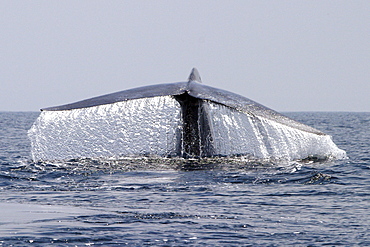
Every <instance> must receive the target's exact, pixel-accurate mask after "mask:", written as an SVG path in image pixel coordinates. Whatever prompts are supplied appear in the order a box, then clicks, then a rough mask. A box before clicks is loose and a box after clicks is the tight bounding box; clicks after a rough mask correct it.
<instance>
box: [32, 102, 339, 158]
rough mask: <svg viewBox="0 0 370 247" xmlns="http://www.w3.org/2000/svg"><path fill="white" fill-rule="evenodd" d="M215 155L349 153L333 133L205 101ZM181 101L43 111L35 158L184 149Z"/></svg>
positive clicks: (335, 155)
mask: <svg viewBox="0 0 370 247" xmlns="http://www.w3.org/2000/svg"><path fill="white" fill-rule="evenodd" d="M203 107H204V109H205V111H206V112H207V114H208V119H209V124H210V131H211V136H212V145H213V149H214V153H215V155H220V156H253V157H254V158H259V159H263V160H271V159H273V160H297V159H304V158H307V157H310V156H316V157H326V158H327V157H333V158H344V157H346V154H345V152H344V151H343V150H340V149H339V148H337V146H336V145H335V144H334V143H333V141H332V140H331V137H330V136H328V135H317V134H313V133H309V132H305V131H301V130H297V129H294V128H292V127H288V126H286V125H283V124H280V123H276V122H274V121H272V120H268V119H266V118H263V117H258V116H254V115H252V114H247V113H243V112H240V111H237V110H235V109H232V108H230V107H227V106H224V105H220V104H216V103H213V102H210V101H205V102H204V104H203ZM182 126H183V125H182V118H181V107H180V104H179V103H178V102H177V101H176V100H175V99H174V98H173V97H172V96H162V97H153V98H143V99H135V100H129V101H123V102H117V103H113V104H107V105H99V106H95V107H89V108H82V109H73V110H67V111H43V112H42V113H41V114H40V116H39V117H38V119H37V120H36V121H35V123H34V124H33V126H32V127H31V129H30V130H29V138H30V139H31V146H32V150H31V151H32V157H33V159H34V160H64V159H72V158H83V157H88V158H99V157H103V158H119V157H127V156H148V155H154V156H160V157H169V156H170V157H171V156H178V155H180V154H181V145H182V144H181V143H182V142H181V139H182Z"/></svg>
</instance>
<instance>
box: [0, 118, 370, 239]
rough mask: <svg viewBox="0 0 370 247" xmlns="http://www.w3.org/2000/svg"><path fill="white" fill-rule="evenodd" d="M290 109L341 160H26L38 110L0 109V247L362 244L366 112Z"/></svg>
mask: <svg viewBox="0 0 370 247" xmlns="http://www.w3.org/2000/svg"><path fill="white" fill-rule="evenodd" d="M174 114H175V115H176V113H174ZM287 115H288V116H289V117H292V118H293V119H296V120H298V121H300V122H303V123H305V124H308V125H310V126H312V127H315V128H317V129H319V130H321V131H323V132H324V133H327V134H329V135H331V136H332V137H333V140H334V142H335V143H336V144H337V145H338V147H339V148H340V149H343V150H345V151H346V152H347V155H348V159H341V160H327V161H319V162H313V161H302V162H285V163H284V162H283V163H263V162H257V161H256V162H250V161H249V162H244V163H243V162H242V161H240V160H239V161H237V160H232V159H230V160H227V159H222V158H220V159H216V158H215V159H214V160H212V159H209V160H206V161H201V160H195V159H194V160H187V161H184V160H181V159H176V158H174V159H162V160H155V159H150V158H142V159H126V160H124V159H123V160H102V159H69V160H65V161H54V162H33V161H32V157H31V144H30V141H29V139H28V137H27V131H28V129H30V127H31V126H32V124H33V122H34V121H35V120H36V118H37V117H38V116H39V113H33V112H29V113H22V112H3V113H0V165H1V166H0V208H1V211H0V245H1V246H25V245H30V246H48V245H55V246H92V245H94V246H146V245H149V246H150V245H154V246H184V245H185V246H186V245H187V246H235V245H242V246H289V245H290V246H337V245H344V246H353V245H355V246H368V245H370V234H369V230H370V229H369V222H370V212H369V207H370V154H369V151H370V113H322V112H320V113H319V112H312V113H287ZM166 145H167V144H166Z"/></svg>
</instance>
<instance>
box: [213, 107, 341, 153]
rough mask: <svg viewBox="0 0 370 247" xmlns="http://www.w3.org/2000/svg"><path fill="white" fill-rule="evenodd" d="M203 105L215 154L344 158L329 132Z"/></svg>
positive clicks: (226, 108) (227, 108) (225, 108)
mask: <svg viewBox="0 0 370 247" xmlns="http://www.w3.org/2000/svg"><path fill="white" fill-rule="evenodd" d="M207 105H208V107H209V112H210V115H211V117H212V121H211V122H212V124H213V128H212V129H213V139H214V147H215V150H216V152H217V153H218V154H221V155H228V154H236V155H252V156H254V157H256V158H260V159H264V160H271V159H273V160H297V159H304V158H307V157H318V158H336V159H342V158H345V157H346V153H345V152H344V151H343V150H341V149H339V148H338V147H337V146H336V145H335V144H334V142H333V141H332V139H331V137H330V136H329V135H317V134H313V133H309V132H305V131H301V130H298V129H295V128H292V127H289V126H286V125H283V124H280V123H277V122H275V121H272V120H269V119H266V118H263V117H259V116H254V115H252V114H246V113H242V112H240V111H237V110H234V109H231V108H229V107H227V106H223V105H220V104H215V103H212V102H209V103H208V104H207Z"/></svg>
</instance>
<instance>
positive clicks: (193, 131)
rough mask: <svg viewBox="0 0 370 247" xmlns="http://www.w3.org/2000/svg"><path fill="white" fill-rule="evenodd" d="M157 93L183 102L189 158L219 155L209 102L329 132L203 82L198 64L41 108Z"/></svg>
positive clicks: (182, 152)
mask: <svg viewBox="0 0 370 247" xmlns="http://www.w3.org/2000/svg"><path fill="white" fill-rule="evenodd" d="M157 96H172V97H173V98H174V99H176V100H177V101H178V102H179V104H180V106H181V117H182V122H183V127H182V132H183V133H182V138H181V141H182V143H181V144H179V145H178V151H177V154H178V155H179V156H182V157H185V158H188V157H211V156H215V155H218V153H217V151H215V148H214V138H213V134H212V133H213V131H212V128H213V127H212V124H211V123H210V122H211V119H210V114H209V111H208V108H207V107H205V103H206V102H213V103H216V104H220V105H223V106H226V107H228V108H231V109H234V110H237V111H239V112H242V113H244V114H247V115H249V116H252V117H254V116H256V117H262V118H264V119H268V120H271V121H273V122H276V123H279V124H282V125H284V126H288V127H291V128H293V129H296V130H299V131H303V132H307V133H311V134H314V135H318V136H321V135H325V134H324V133H322V132H321V131H319V130H317V129H314V128H312V127H309V126H307V125H304V124H302V123H299V122H296V121H294V120H292V119H290V118H288V117H286V116H284V115H281V114H280V113H278V112H276V111H274V110H271V109H269V108H267V107H265V106H263V105H261V104H259V103H257V102H254V101H252V100H250V99H248V98H245V97H243V96H241V95H238V94H235V93H231V92H228V91H225V90H221V89H217V88H213V87H209V86H206V85H203V84H201V79H200V76H199V73H198V71H197V70H196V69H195V68H194V69H193V70H192V72H191V74H190V76H189V79H188V81H187V82H177V83H168V84H158V85H152V86H145V87H140V88H134V89H130V90H125V91H121V92H116V93H112V94H107V95H103V96H99V97H94V98H91V99H87V100H82V101H79V102H76V103H72V104H66V105H61V106H55V107H49V108H44V109H41V110H42V111H69V110H74V109H82V108H88V107H94V106H99V105H106V104H112V103H116V102H122V101H129V100H134V99H142V98H151V97H157Z"/></svg>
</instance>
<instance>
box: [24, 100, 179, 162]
mask: <svg viewBox="0 0 370 247" xmlns="http://www.w3.org/2000/svg"><path fill="white" fill-rule="evenodd" d="M181 127H182V125H181V113H180V106H179V103H178V102H177V101H176V100H175V99H173V98H172V97H169V96H165V97H154V98H144V99H136V100H130V101H124V102H117V103H114V104H109V105H100V106H95V107H89V108H82V109H74V110H68V111H43V112H41V114H40V116H39V117H38V119H37V120H36V121H35V123H34V124H33V126H32V127H31V129H30V130H29V133H28V135H29V138H30V139H31V153H32V158H33V159H34V160H62V159H72V158H81V157H89V158H98V157H109V158H115V157H122V156H129V155H148V154H156V155H159V156H171V155H175V152H176V150H177V147H176V143H178V142H177V141H176V140H178V139H179V138H181V136H180V135H181Z"/></svg>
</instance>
